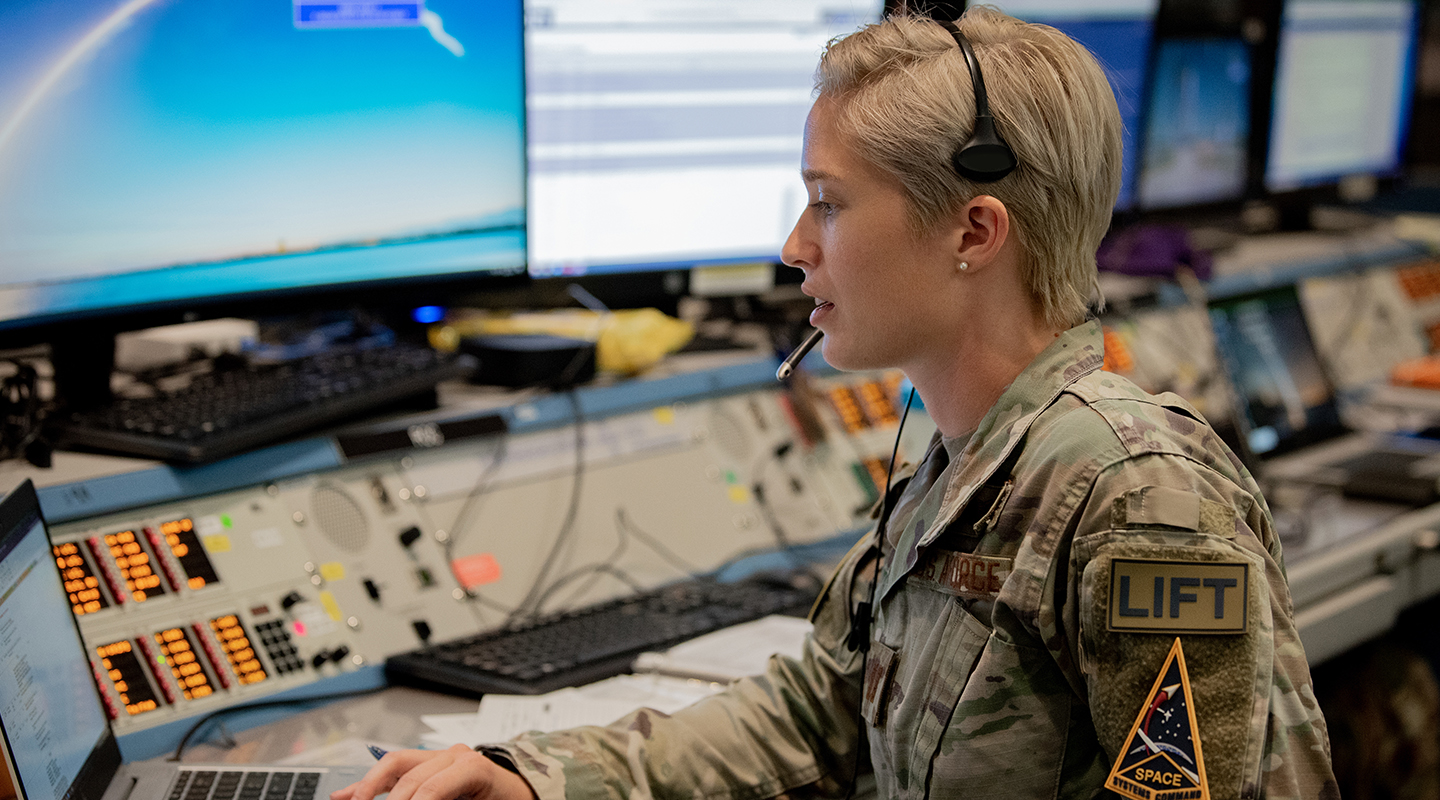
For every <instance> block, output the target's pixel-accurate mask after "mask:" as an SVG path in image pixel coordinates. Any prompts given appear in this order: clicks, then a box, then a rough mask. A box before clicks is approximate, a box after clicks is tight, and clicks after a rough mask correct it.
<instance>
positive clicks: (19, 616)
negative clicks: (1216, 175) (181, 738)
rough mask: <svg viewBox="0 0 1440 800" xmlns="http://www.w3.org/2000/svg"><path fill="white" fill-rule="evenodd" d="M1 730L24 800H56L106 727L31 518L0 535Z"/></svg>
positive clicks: (46, 546)
mask: <svg viewBox="0 0 1440 800" xmlns="http://www.w3.org/2000/svg"><path fill="white" fill-rule="evenodd" d="M0 729H3V731H4V734H5V744H6V746H7V747H8V748H9V750H10V757H11V759H12V760H13V761H14V762H15V764H16V766H17V768H18V772H19V778H20V784H21V786H23V787H24V791H25V797H26V798H27V800H44V799H45V798H54V800H62V798H64V797H65V795H66V793H67V792H68V791H70V788H71V784H72V783H74V781H75V778H76V776H78V775H79V774H80V770H81V767H83V766H84V765H85V759H86V758H87V757H88V756H89V755H90V753H91V751H92V750H93V749H94V747H95V744H96V743H97V742H99V741H100V739H101V738H102V737H104V736H105V735H106V733H107V732H108V730H109V727H108V723H107V721H106V719H105V710H104V706H103V705H102V704H101V701H100V695H99V693H98V690H97V689H96V688H95V680H94V678H93V677H91V674H90V660H89V659H88V658H87V657H86V655H85V644H84V642H82V641H81V639H80V632H79V631H78V630H76V628H75V622H74V620H73V619H72V618H71V616H70V603H69V602H68V600H67V599H66V597H65V589H64V587H63V586H62V585H61V582H60V572H59V571H58V570H57V569H56V568H55V559H54V557H53V556H52V555H51V551H50V539H49V538H48V537H47V536H46V535H45V528H44V523H42V522H41V521H40V518H39V517H38V516H32V517H30V518H29V519H27V520H24V521H23V522H22V524H21V526H20V527H19V528H18V529H14V530H6V531H0Z"/></svg>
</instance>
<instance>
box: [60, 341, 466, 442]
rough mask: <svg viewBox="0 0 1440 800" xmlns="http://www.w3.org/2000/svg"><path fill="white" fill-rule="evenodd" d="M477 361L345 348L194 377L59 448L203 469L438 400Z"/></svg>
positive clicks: (84, 427) (417, 348)
mask: <svg viewBox="0 0 1440 800" xmlns="http://www.w3.org/2000/svg"><path fill="white" fill-rule="evenodd" d="M474 363H475V362H474V361H473V360H472V359H471V358H470V357H468V356H461V357H458V358H456V357H452V356H447V355H443V354H441V353H437V352H436V351H434V350H432V349H430V348H429V347H424V346H421V345H390V346H384V347H367V348H359V347H338V348H332V349H330V350H327V351H325V352H324V353H320V354H318V355H312V356H307V357H305V358H299V359H295V360H293V361H286V362H283V363H278V364H250V365H248V366H241V367H236V368H232V369H217V370H213V371H211V372H206V373H202V374H200V375H197V376H195V377H194V378H193V379H192V380H191V381H190V383H189V385H187V386H186V387H185V388H184V389H181V390H178V391H174V392H167V393H161V394H157V395H155V396H153V397H145V398H117V399H115V400H114V401H112V402H111V403H110V404H109V405H106V406H102V407H100V408H97V409H92V410H87V411H83V412H76V413H72V414H70V415H69V416H68V418H62V420H61V421H60V425H59V433H60V438H59V442H58V443H59V444H60V446H62V447H80V448H86V449H94V450H105V451H109V452H118V453H124V454H126V455H134V456H142V457H145V458H158V459H162V460H165V461H178V462H186V463H200V462H205V461H213V460H215V459H217V458H223V457H225V456H229V455H233V454H235V453H239V452H242V451H245V450H250V449H253V448H256V447H259V446H262V445H266V444H270V443H272V442H275V441H279V440H281V439H284V438H286V437H288V436H292V435H294V434H297V433H302V432H304V431H307V430H311V429H313V428H317V427H319V426H322V425H325V424H329V423H335V422H339V421H341V420H345V419H349V418H351V417H355V416H357V415H359V414H362V413H365V412H372V411H377V410H380V409H383V408H386V407H388V406H392V405H395V404H397V403H400V402H401V401H404V400H406V399H407V398H413V397H416V396H423V395H430V396H431V397H433V394H430V393H432V392H433V391H434V389H435V384H437V383H439V382H440V381H443V380H448V379H450V378H455V377H459V376H462V375H465V374H468V373H469V372H470V371H471V370H472V369H473V367H474Z"/></svg>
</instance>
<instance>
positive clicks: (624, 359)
mask: <svg viewBox="0 0 1440 800" xmlns="http://www.w3.org/2000/svg"><path fill="white" fill-rule="evenodd" d="M506 333H548V334H551V335H554V336H568V337H571V338H574V339H585V340H588V341H592V342H595V349H596V355H595V357H596V367H597V368H598V369H600V370H601V371H603V372H614V373H619V374H621V375H634V374H636V373H639V372H643V371H644V370H646V369H648V368H650V367H651V366H654V365H655V364H656V363H657V362H659V361H660V359H662V358H664V357H665V356H666V355H668V354H670V353H673V352H675V351H676V350H679V349H680V348H682V347H684V346H685V344H686V343H687V342H689V341H690V339H691V338H692V337H694V335H695V328H694V326H692V325H691V324H690V323H688V322H685V321H683V320H679V319H676V318H674V317H671V316H667V315H665V314H664V313H661V312H660V311H659V310H657V309H654V308H638V309H629V310H624V311H611V312H606V313H598V312H595V311H586V310H581V309H565V310H561V311H533V312H531V311H526V312H519V313H510V314H504V313H497V312H489V311H471V312H464V311H462V312H459V313H458V314H456V315H455V316H454V317H453V318H449V319H446V320H445V321H444V322H441V323H438V324H436V325H434V326H432V327H431V328H430V344H431V345H432V346H433V347H435V348H436V349H437V350H443V351H446V352H453V351H454V350H456V349H458V348H459V346H460V340H461V339H463V338H464V337H466V336H483V335H494V334H506Z"/></svg>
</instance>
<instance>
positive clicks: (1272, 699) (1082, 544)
mask: <svg viewBox="0 0 1440 800" xmlns="http://www.w3.org/2000/svg"><path fill="white" fill-rule="evenodd" d="M1102 361H1103V350H1102V339H1101V332H1100V327H1099V325H1098V323H1094V322H1091V323H1087V324H1084V325H1081V326H1079V327H1076V328H1074V329H1071V330H1070V331H1068V332H1066V333H1064V334H1062V335H1061V336H1060V337H1059V338H1057V339H1056V340H1055V342H1054V343H1053V344H1052V345H1051V346H1050V347H1049V348H1047V349H1046V350H1045V351H1044V352H1043V353H1042V354H1041V355H1040V356H1038V357H1037V358H1036V360H1035V361H1034V362H1033V363H1032V364H1031V365H1030V366H1029V367H1027V368H1026V369H1025V371H1024V372H1022V373H1021V374H1020V375H1019V377H1017V378H1016V380H1015V381H1014V383H1012V384H1011V385H1010V386H1009V387H1008V388H1007V389H1006V390H1005V392H1004V394H1003V395H1002V396H1001V398H1000V399H999V400H998V401H997V402H996V404H995V405H994V407H992V408H991V409H990V411H989V412H988V413H987V415H986V416H985V418H984V419H983V420H982V422H981V423H980V426H979V427H978V429H977V430H976V431H975V433H974V434H973V435H972V436H971V438H970V440H969V443H968V444H967V445H966V446H965V448H964V453H963V455H961V456H960V457H959V458H957V459H956V460H954V461H950V459H949V458H948V456H947V454H946V453H945V448H944V447H943V446H941V444H940V443H939V442H938V440H937V442H936V443H933V444H932V446H931V448H930V450H929V452H928V453H927V454H926V456H925V458H924V460H923V461H922V462H921V463H920V464H919V466H918V468H917V469H916V471H915V472H914V473H913V475H912V476H911V477H909V480H908V481H907V482H906V483H905V484H904V487H903V490H902V489H901V487H900V486H899V485H898V484H897V487H896V491H894V492H892V494H894V495H898V496H899V499H898V502H897V503H895V504H894V511H893V513H892V514H890V515H889V518H888V520H886V521H885V523H884V524H883V525H881V526H880V528H879V529H877V531H875V532H872V533H871V534H870V535H868V536H867V537H866V538H865V539H863V540H862V541H861V542H860V543H859V544H857V546H856V547H855V548H854V549H852V550H851V552H850V554H849V555H848V556H847V557H846V558H845V559H844V561H843V562H842V563H841V565H840V567H839V568H838V569H837V571H836V572H835V574H834V576H833V577H832V578H831V579H830V581H829V583H828V585H827V587H826V589H825V591H824V592H823V594H822V596H821V597H820V599H819V600H818V601H817V603H816V607H815V609H814V610H813V611H812V613H811V617H812V621H813V622H814V634H813V635H812V636H811V637H810V638H809V639H808V640H807V641H806V643H805V649H804V654H803V656H802V658H801V659H800V660H799V661H796V660H792V659H787V658H783V657H778V656H777V657H774V658H772V659H771V661H770V665H769V668H768V670H767V671H766V673H765V674H764V675H761V676H757V677H754V678H749V679H745V680H742V681H738V682H736V683H734V684H732V685H731V686H730V687H728V688H727V690H726V691H724V692H722V693H720V694H718V695H716V696H714V697H712V698H709V699H706V700H704V701H701V702H700V703H697V704H695V705H693V706H691V707H690V708H688V709H685V710H683V711H681V712H678V713H676V714H674V715H673V716H667V715H665V714H662V713H659V712H657V711H654V710H646V709H642V710H639V711H636V712H634V713H632V714H630V715H629V716H627V717H625V718H623V719H621V720H619V721H617V722H616V723H614V724H612V725H610V726H608V727H603V728H600V727H591V728H580V729H576V730H572V731H564V732H558V733H553V734H545V735H541V734H530V735H526V736H522V737H519V738H518V739H516V740H515V741H513V742H510V743H508V744H505V745H499V746H496V747H493V748H483V749H486V750H487V751H490V752H492V753H494V754H496V755H503V756H506V757H508V758H509V759H511V760H513V762H514V764H515V766H516V767H517V769H518V770H519V771H520V773H521V775H522V776H523V777H524V778H526V780H528V781H529V783H530V784H531V786H532V787H533V788H534V790H535V791H536V793H537V795H538V796H539V797H540V798H541V800H560V798H570V800H580V798H610V799H611V800H644V799H645V798H650V797H657V798H661V797H693V798H737V799H740V798H744V799H746V800H748V799H749V798H768V797H776V796H832V797H843V796H844V795H845V793H846V791H847V790H848V789H849V785H850V782H851V780H852V776H853V775H855V774H856V772H857V771H858V772H860V773H862V774H863V773H865V772H873V775H874V779H875V783H876V787H877V789H878V792H879V795H880V796H881V797H882V798H919V797H927V796H932V797H945V798H950V797H953V798H964V799H965V800H978V799H980V798H1001V797H1003V798H1008V799H1009V800H1017V799H1018V798H1040V797H1064V798H1077V797H1092V796H1100V795H1105V794H1109V793H1108V792H1107V791H1105V790H1104V789H1103V788H1102V787H1103V786H1104V784H1105V781H1106V779H1107V776H1108V774H1109V773H1110V770H1111V767H1112V765H1113V764H1114V763H1115V762H1116V759H1117V758H1118V757H1120V755H1121V752H1122V749H1124V748H1125V746H1126V744H1127V741H1129V737H1130V735H1131V731H1132V727H1134V726H1135V725H1136V724H1137V723H1136V720H1137V718H1138V717H1139V715H1140V714H1141V712H1142V711H1143V710H1144V709H1143V706H1144V705H1145V704H1146V702H1147V699H1148V696H1149V695H1150V693H1151V691H1152V686H1158V680H1157V679H1158V677H1159V675H1160V671H1161V668H1162V666H1163V665H1164V664H1165V662H1166V658H1167V653H1168V652H1169V651H1170V650H1171V647H1172V644H1173V643H1174V641H1175V639H1176V637H1177V636H1178V637H1179V638H1180V639H1181V640H1182V642H1183V648H1184V658H1185V661H1186V664H1187V667H1188V675H1189V689H1190V692H1191V694H1190V696H1191V697H1192V698H1193V700H1192V702H1193V708H1194V713H1195V720H1196V724H1197V726H1198V729H1199V736H1200V738H1201V740H1202V741H1203V761H1204V766H1205V774H1206V776H1207V783H1208V786H1209V793H1210V796H1211V797H1214V798H1235V797H1246V798H1251V797H1262V796H1263V797H1272V798H1307V799H1310V798H1319V797H1324V798H1332V797H1334V798H1338V796H1339V795H1338V791H1337V790H1336V788H1335V781H1334V778H1333V776H1332V774H1331V769H1330V758H1329V743H1328V739H1327V736H1326V730H1325V725H1324V720H1323V718H1322V717H1321V714H1320V711H1319V707H1318V705H1317V703H1316V700H1315V696H1314V693H1313V691H1312V690H1311V685H1310V676H1309V670H1308V667H1307V665H1306V661H1305V655H1304V652H1303V650H1302V647H1301V644H1300V640H1299V637H1298V635H1297V633H1296V630H1295V626H1294V623H1293V620H1292V607H1291V601H1290V595H1289V591H1288V588H1287V586H1286V583H1285V576H1284V569H1283V565H1282V562H1281V554H1280V544H1279V541H1278V539H1277V537H1276V534H1275V531H1274V529H1273V527H1272V523H1271V519H1270V515H1269V510H1268V508H1267V507H1266V505H1265V503H1264V500H1263V499H1262V498H1261V495H1260V492H1259V489H1258V487H1257V486H1256V484H1255V482H1254V481H1253V479H1252V478H1251V477H1250V475H1249V474H1248V473H1247V472H1246V470H1245V469H1244V467H1243V466H1242V465H1241V464H1240V463H1239V462H1238V461H1237V460H1236V459H1235V457H1234V456H1233V455H1232V454H1231V453H1230V451H1229V450H1228V449H1227V448H1226V447H1225V446H1224V445H1222V444H1221V443H1220V441H1219V440H1218V438H1217V437H1216V435H1215V433H1214V432H1213V431H1212V430H1211V429H1210V427H1209V426H1208V425H1207V424H1206V423H1205V422H1204V421H1203V420H1202V419H1201V418H1200V415H1199V414H1198V413H1197V412H1196V411H1195V410H1194V409H1192V408H1191V407H1190V406H1189V405H1188V404H1186V403H1185V402H1184V401H1183V400H1182V399H1180V398H1179V397H1176V396H1174V395H1169V394H1166V395H1160V396H1152V395H1149V394H1147V393H1145V392H1143V391H1141V390H1140V389H1139V388H1137V387H1136V386H1134V385H1133V384H1131V383H1130V382H1129V381H1127V380H1125V379H1124V378H1122V377H1119V376H1117V375H1113V374H1110V373H1106V372H1103V371H1101V369H1100V367H1101V363H1102ZM1207 570H1208V571H1207ZM1206 576H1211V577H1208V578H1207V577H1206ZM1215 576H1222V577H1215ZM1224 576H1229V577H1224ZM1122 579H1123V580H1122ZM1206 581H1209V582H1208V583H1207V582H1206ZM1152 588H1153V592H1152ZM1121 589H1123V592H1122V591H1121ZM871 602H873V608H874V613H873V622H872V624H870V625H869V626H868V628H867V627H866V626H864V625H863V621H864V620H865V619H868V618H870V616H871V615H868V614H865V613H864V611H865V610H866V609H865V608H863V607H862V606H863V605H865V604H869V603H871ZM1142 612H1143V613H1142ZM1172 612H1174V613H1172ZM857 620H859V621H860V622H861V623H862V624H860V625H857V624H856V623H857ZM852 631H863V632H865V633H868V636H864V635H863V634H862V637H863V638H868V640H869V646H868V648H865V647H852V645H856V644H859V642H858V641H857V640H851V641H848V642H847V639H850V638H851V633H852Z"/></svg>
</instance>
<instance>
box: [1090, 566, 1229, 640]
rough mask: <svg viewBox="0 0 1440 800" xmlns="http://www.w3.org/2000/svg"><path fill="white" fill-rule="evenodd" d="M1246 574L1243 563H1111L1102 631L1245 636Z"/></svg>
mask: <svg viewBox="0 0 1440 800" xmlns="http://www.w3.org/2000/svg"><path fill="white" fill-rule="evenodd" d="M1249 575H1250V565H1249V564H1247V563H1244V562H1240V563H1228V562H1207V561H1152V560H1145V559H1127V558H1117V559H1114V560H1113V561H1111V562H1110V608H1109V613H1108V614H1107V623H1106V626H1107V627H1108V628H1109V629H1110V630H1112V631H1135V632H1142V633H1244V632H1245V627H1246V624H1247V621H1248V620H1249V618H1250V614H1249V610H1250V583H1249V580H1248V578H1249Z"/></svg>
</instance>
